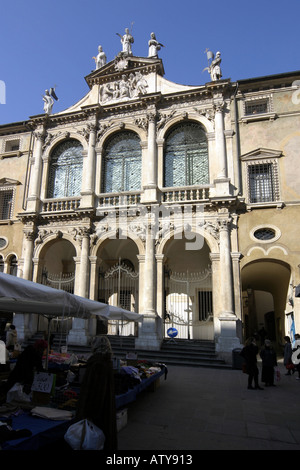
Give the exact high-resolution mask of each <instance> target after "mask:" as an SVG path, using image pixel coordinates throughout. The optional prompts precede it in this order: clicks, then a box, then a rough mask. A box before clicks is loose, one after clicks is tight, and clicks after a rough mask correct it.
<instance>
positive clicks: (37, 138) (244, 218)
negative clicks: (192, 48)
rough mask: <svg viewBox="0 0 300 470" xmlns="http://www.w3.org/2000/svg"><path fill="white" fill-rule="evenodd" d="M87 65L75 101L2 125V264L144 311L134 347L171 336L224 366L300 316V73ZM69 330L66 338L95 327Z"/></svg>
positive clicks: (27, 320)
mask: <svg viewBox="0 0 300 470" xmlns="http://www.w3.org/2000/svg"><path fill="white" fill-rule="evenodd" d="M100 47H101V46H99V52H101V53H102V49H101V51H100ZM218 59H219V56H218ZM219 61H220V59H219ZM96 64H97V66H96V70H94V71H93V72H92V73H90V74H89V75H88V76H87V77H86V82H87V85H88V87H89V91H88V92H87V94H86V96H85V97H84V98H83V99H81V100H80V101H79V102H77V103H76V104H75V105H74V106H71V107H70V108H68V109H66V110H64V111H61V112H57V113H55V112H54V113H53V114H52V113H49V114H47V113H46V114H41V115H37V116H32V117H30V118H29V119H28V121H26V122H22V123H18V122H17V123H10V124H7V125H2V126H0V152H1V153H0V158H1V160H0V166H1V179H0V196H1V215H0V219H1V220H0V243H1V244H0V256H1V258H0V261H1V269H2V270H3V271H4V272H12V270H13V269H14V273H15V274H17V275H18V276H21V277H23V278H25V279H29V280H33V281H35V282H46V283H47V284H48V285H53V286H55V287H61V288H67V287H66V286H68V288H69V289H70V291H72V292H74V293H76V294H78V295H81V296H84V297H88V298H90V299H94V300H99V301H105V302H109V303H113V304H121V305H122V306H123V307H125V308H127V309H131V310H135V311H136V312H139V313H141V314H143V315H144V316H145V318H144V321H143V323H141V325H140V326H139V329H138V331H137V329H136V327H135V328H134V327H133V326H131V327H129V326H128V327H126V328H128V330H126V329H125V330H124V331H125V334H126V331H127V334H128V333H130V334H134V335H135V336H136V340H135V341H136V346H137V347H139V348H140V347H141V348H146V349H159V348H160V345H161V341H162V339H163V337H164V336H167V330H168V328H170V327H175V328H176V329H177V330H178V336H179V337H182V338H189V339H193V338H195V339H196V338H197V339H205V340H213V341H215V343H216V350H217V352H218V353H219V355H220V356H221V357H224V358H225V359H228V360H229V359H230V358H231V351H232V349H234V348H235V347H239V346H240V345H241V343H243V341H244V339H245V338H246V337H247V336H249V335H251V334H253V333H255V332H256V331H258V330H259V329H260V328H261V327H262V326H264V327H265V328H266V330H267V331H268V334H269V336H270V337H271V339H272V340H273V341H275V342H276V343H277V344H279V343H280V342H281V341H282V338H283V336H284V335H285V334H290V330H291V328H292V324H293V322H294V325H295V328H296V329H297V327H298V328H299V322H300V316H299V304H298V302H299V300H298V299H297V297H296V295H295V288H296V286H297V285H298V284H299V264H300V249H299V243H298V239H297V228H296V227H297V226H298V223H299V222H300V220H299V219H300V217H299V213H300V212H299V204H300V195H299V176H298V172H297V171H295V170H296V168H297V163H298V159H299V121H300V100H299V99H298V83H297V80H299V78H300V72H295V73H286V74H281V75H275V76H267V77H260V78H253V79H249V80H240V81H236V82H232V81H231V80H230V79H223V78H221V77H222V75H221V73H220V70H219V69H218V70H219V72H218V76H217V78H216V77H215V75H216V74H215V75H212V72H211V76H212V78H214V79H212V80H211V81H209V82H207V83H205V84H204V85H199V86H183V85H178V84H175V83H173V82H171V81H169V80H167V79H165V78H164V68H163V63H162V60H161V59H159V58H158V57H157V56H153V57H147V58H144V57H135V56H134V55H128V54H125V53H120V54H119V55H118V56H117V57H116V58H115V59H114V60H112V61H110V62H108V63H106V58H105V61H103V62H102V63H100V62H99V61H98V62H96ZM99 64H100V65H99ZM16 269H17V272H16ZM114 273H118V276H119V277H116V276H115V275H114ZM70 286H71V287H70ZM14 321H15V323H16V325H17V328H18V333H19V337H20V338H22V337H23V338H26V337H28V336H30V335H32V334H33V333H34V332H35V331H36V330H37V329H40V328H41V324H40V323H39V322H41V320H40V319H37V318H36V316H34V315H29V314H25V315H19V314H18V315H16V317H15V320H14ZM60 322H61V323H62V320H60ZM66 322H67V323H66V325H67V326H66V331H67V333H68V341H69V342H70V343H74V344H87V343H88V341H89V339H90V337H91V336H93V335H95V334H96V333H97V331H98V329H97V328H99V325H97V321H96V320H95V319H91V320H80V319H73V320H72V321H71V322H70V321H67V320H66ZM130 328H131V329H130Z"/></svg>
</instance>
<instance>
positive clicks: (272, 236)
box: [250, 225, 281, 243]
mask: <svg viewBox="0 0 300 470" xmlns="http://www.w3.org/2000/svg"><path fill="white" fill-rule="evenodd" d="M280 236H281V232H280V230H279V229H278V228H277V227H275V226H274V225H267V226H266V225H258V226H256V227H254V228H253V229H252V230H251V232H250V237H251V238H252V240H254V241H256V242H257V241H259V242H261V243H268V242H269V243H270V242H275V241H276V240H278V239H279V238H280Z"/></svg>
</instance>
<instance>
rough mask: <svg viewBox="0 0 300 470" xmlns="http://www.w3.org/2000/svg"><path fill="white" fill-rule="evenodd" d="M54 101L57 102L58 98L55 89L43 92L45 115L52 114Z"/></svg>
mask: <svg viewBox="0 0 300 470" xmlns="http://www.w3.org/2000/svg"><path fill="white" fill-rule="evenodd" d="M53 98H54V99H53ZM54 100H56V101H58V98H57V96H56V93H55V87H54V88H50V90H45V95H44V96H43V101H44V112H45V114H51V113H52V108H53V104H54Z"/></svg>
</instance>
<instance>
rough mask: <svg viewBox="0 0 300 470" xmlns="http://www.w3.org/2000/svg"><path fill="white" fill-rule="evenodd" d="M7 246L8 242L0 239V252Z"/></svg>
mask: <svg viewBox="0 0 300 470" xmlns="http://www.w3.org/2000/svg"><path fill="white" fill-rule="evenodd" d="M7 245H8V241H7V239H6V238H4V237H0V250H1V249H3V248H6V247H7Z"/></svg>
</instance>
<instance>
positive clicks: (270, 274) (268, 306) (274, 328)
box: [241, 259, 291, 344]
mask: <svg viewBox="0 0 300 470" xmlns="http://www.w3.org/2000/svg"><path fill="white" fill-rule="evenodd" d="M290 278H291V269H290V266H289V265H288V264H287V263H284V262H282V261H278V260H275V259H269V260H263V259H258V260H255V261H252V262H250V263H248V264H246V265H245V266H244V267H243V268H242V271H241V279H242V296H243V312H242V320H243V336H244V339H246V338H247V337H249V336H252V335H253V334H254V333H257V332H259V331H260V329H261V328H262V327H264V328H265V330H266V331H267V334H268V337H269V339H271V340H272V341H274V343H277V344H280V343H281V342H282V341H283V336H284V335H285V333H284V331H285V330H284V326H285V309H286V303H287V298H288V292H289V285H290Z"/></svg>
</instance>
